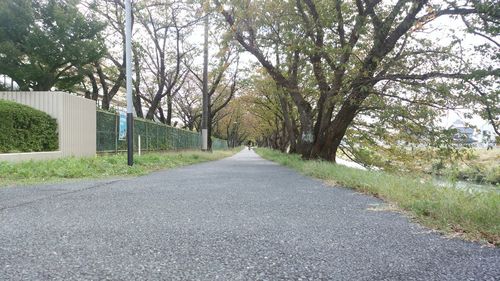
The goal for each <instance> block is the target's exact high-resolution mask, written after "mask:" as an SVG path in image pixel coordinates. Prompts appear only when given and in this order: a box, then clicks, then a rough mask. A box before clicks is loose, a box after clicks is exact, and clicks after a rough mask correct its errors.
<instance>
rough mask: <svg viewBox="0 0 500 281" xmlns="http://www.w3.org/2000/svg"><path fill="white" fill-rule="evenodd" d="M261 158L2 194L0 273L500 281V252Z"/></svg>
mask: <svg viewBox="0 0 500 281" xmlns="http://www.w3.org/2000/svg"><path fill="white" fill-rule="evenodd" d="M380 203H382V202H381V201H380V200H378V199H375V198H372V197H370V196H365V195H362V194H358V193H356V192H354V191H352V190H349V189H344V188H339V187H329V186H326V185H325V184H323V183H322V182H320V181H317V180H314V179H311V178H308V177H305V176H302V175H299V174H298V173H296V172H295V171H292V170H290V169H288V168H284V167H281V166H279V165H277V164H274V163H272V162H269V161H266V160H263V159H261V158H260V157H259V156H257V155H256V154H255V153H254V152H252V151H243V152H241V153H239V154H237V155H235V156H233V157H231V158H227V159H224V160H221V161H216V162H208V163H203V164H198V165H193V166H188V167H183V168H178V169H172V170H166V171H161V172H156V173H153V174H150V175H147V176H143V177H138V178H128V179H114V180H95V181H85V182H72V183H64V184H54V185H41V186H33V187H12V188H3V189H0V280H499V278H500V250H499V249H492V248H488V247H482V246H481V245H479V244H477V243H470V242H465V241H461V240H458V239H446V238H444V237H443V236H441V235H438V234H436V233H432V232H430V231H429V230H427V229H425V228H423V227H421V226H419V225H417V224H415V223H412V222H410V221H409V220H408V219H407V218H405V217H404V216H402V215H400V214H398V213H394V212H385V211H373V206H374V204H380Z"/></svg>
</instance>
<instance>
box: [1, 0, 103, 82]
mask: <svg viewBox="0 0 500 281" xmlns="http://www.w3.org/2000/svg"><path fill="white" fill-rule="evenodd" d="M77 4H78V1H74V0H67V1H58V0H46V1H33V0H15V1H14V0H1V1H0V74H5V75H8V76H9V77H11V78H12V79H13V80H14V81H15V82H16V83H17V84H18V85H19V87H20V89H22V90H29V89H32V90H38V91H46V90H50V89H51V88H52V87H54V86H56V87H57V88H58V89H62V90H69V89H71V88H72V87H73V86H74V85H75V84H77V83H80V82H81V81H82V78H83V75H82V73H81V70H82V67H83V66H85V65H87V64H90V63H93V62H95V61H97V60H99V59H100V58H101V57H102V56H103V55H104V51H105V44H104V41H103V39H102V37H101V35H100V34H101V31H102V29H103V27H104V26H103V24H101V23H99V22H97V21H94V20H92V19H88V18H87V17H86V16H85V15H83V14H82V13H81V12H80V11H79V9H78V7H77Z"/></svg>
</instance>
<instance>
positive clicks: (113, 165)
mask: <svg viewBox="0 0 500 281" xmlns="http://www.w3.org/2000/svg"><path fill="white" fill-rule="evenodd" d="M239 150H240V149H239V148H238V149H233V150H224V151H222V150H218V151H214V152H213V153H204V152H201V151H182V152H164V153H159V152H158V153H147V154H144V155H141V156H137V155H135V156H134V165H133V166H132V167H129V166H127V155H126V154H116V155H99V156H96V157H89V158H63V159H56V160H48V161H27V162H21V163H14V164H13V163H7V162H0V186H6V185H19V184H34V183H42V182H56V181H60V180H65V179H82V178H104V177H114V176H139V175H144V174H147V173H149V172H152V171H156V170H160V169H166V168H174V167H179V166H185V165H190V164H195V163H200V162H206V161H211V160H217V159H221V158H224V157H228V156H231V155H233V154H234V153H236V152H238V151H239Z"/></svg>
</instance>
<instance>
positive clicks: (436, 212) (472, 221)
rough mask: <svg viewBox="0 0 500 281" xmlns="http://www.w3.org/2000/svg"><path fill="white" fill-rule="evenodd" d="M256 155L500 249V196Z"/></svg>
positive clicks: (263, 153) (273, 153) (285, 157)
mask: <svg viewBox="0 0 500 281" xmlns="http://www.w3.org/2000/svg"><path fill="white" fill-rule="evenodd" d="M256 151H257V153H258V154H259V155H261V156H262V157H264V158H266V159H268V160H272V161H275V162H278V163H280V164H282V165H285V166H288V167H290V168H293V169H295V170H297V171H299V172H301V173H303V174H305V175H308V176H312V177H315V178H319V179H322V180H325V181H327V182H328V183H331V184H338V185H342V186H345V187H349V188H352V189H355V190H358V191H361V192H363V193H367V194H371V195H374V196H376V197H379V198H381V199H383V200H385V201H386V202H389V203H391V204H393V205H395V206H396V207H398V209H400V210H403V211H405V212H406V213H407V214H409V215H410V216H411V217H413V218H415V219H416V220H417V221H418V222H420V223H422V224H423V225H425V226H428V227H430V228H433V229H437V230H439V231H441V232H444V233H448V234H453V235H457V234H458V235H459V236H461V237H463V238H466V239H469V240H474V241H482V242H488V243H491V244H493V245H495V246H497V247H499V246H500V192H497V191H492V192H478V193H469V192H467V191H464V190H459V189H455V188H444V187H438V186H435V185H433V184H432V183H429V182H427V181H424V180H421V179H419V178H413V177H410V176H402V175H396V174H389V173H384V172H379V171H363V170H358V169H353V168H349V167H345V166H342V165H335V164H332V163H329V162H324V161H304V160H302V159H301V158H300V156H298V155H289V154H284V153H281V152H279V151H274V150H270V149H263V148H259V149H257V150H256Z"/></svg>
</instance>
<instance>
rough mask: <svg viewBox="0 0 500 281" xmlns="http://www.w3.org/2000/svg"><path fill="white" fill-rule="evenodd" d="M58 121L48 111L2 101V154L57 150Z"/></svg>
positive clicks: (0, 133)
mask: <svg viewBox="0 0 500 281" xmlns="http://www.w3.org/2000/svg"><path fill="white" fill-rule="evenodd" d="M58 145H59V138H58V132H57V122H56V120H55V119H54V118H52V117H50V116H49V115H48V114H46V113H45V112H42V111H40V110H37V109H34V108H31V107H29V106H26V105H22V104H19V103H15V102H11V101H6V100H0V153H6V152H30V151H53V150H57V148H58Z"/></svg>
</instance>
